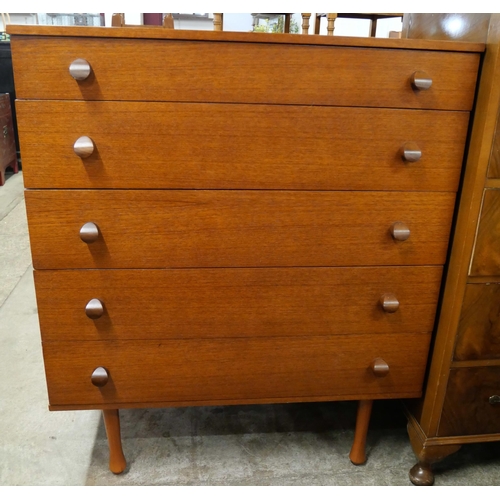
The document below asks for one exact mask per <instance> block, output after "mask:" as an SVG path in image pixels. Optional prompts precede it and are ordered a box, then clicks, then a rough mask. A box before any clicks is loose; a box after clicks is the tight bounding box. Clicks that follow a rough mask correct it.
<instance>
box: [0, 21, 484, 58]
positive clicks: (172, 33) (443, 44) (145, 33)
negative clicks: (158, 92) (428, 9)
mask: <svg viewBox="0 0 500 500" xmlns="http://www.w3.org/2000/svg"><path fill="white" fill-rule="evenodd" d="M6 31H7V33H8V34H9V35H13V36H14V38H13V40H12V41H13V42H14V43H15V41H16V38H15V37H16V36H51V37H54V36H57V37H78V38H82V37H83V38H89V37H91V38H94V37H98V38H128V39H139V40H140V39H151V40H158V39H161V40H175V41H177V40H182V41H194V42H237V43H238V42H239V43H272V44H286V45H320V46H326V47H328V46H333V47H361V48H377V49H406V50H430V51H446V52H470V53H479V54H480V53H482V52H484V51H485V49H486V44H485V43H480V42H463V41H456V40H427V39H417V38H415V39H412V38H401V39H399V38H398V39H394V38H366V37H347V36H336V37H327V36H325V35H296V34H276V33H273V34H268V33H242V32H232V31H201V30H168V29H162V28H157V29H151V28H148V27H112V28H110V27H101V26H93V27H85V28H84V29H82V28H81V27H78V26H61V27H59V26H58V27H53V26H50V27H49V26H37V25H13V24H11V25H7V27H6Z"/></svg>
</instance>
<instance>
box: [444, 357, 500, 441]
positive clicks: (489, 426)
mask: <svg viewBox="0 0 500 500" xmlns="http://www.w3.org/2000/svg"><path fill="white" fill-rule="evenodd" d="M493 395H500V366H490V367H473V368H458V369H452V370H451V371H450V378H449V381H448V388H447V390H446V397H445V401H444V405H443V411H442V416H441V421H440V424H439V429H438V433H437V435H438V436H460V435H468V434H488V433H496V434H498V430H499V429H500V404H499V403H497V404H490V403H489V398H490V396H493Z"/></svg>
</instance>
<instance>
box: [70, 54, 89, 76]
mask: <svg viewBox="0 0 500 500" xmlns="http://www.w3.org/2000/svg"><path fill="white" fill-rule="evenodd" d="M91 71H92V68H91V67H90V64H89V63H88V62H87V61H86V60H85V59H75V60H74V61H73V62H72V63H71V64H70V65H69V74H70V75H71V76H72V77H73V78H74V79H75V80H78V81H82V80H85V79H86V78H88V76H89V75H90V72H91Z"/></svg>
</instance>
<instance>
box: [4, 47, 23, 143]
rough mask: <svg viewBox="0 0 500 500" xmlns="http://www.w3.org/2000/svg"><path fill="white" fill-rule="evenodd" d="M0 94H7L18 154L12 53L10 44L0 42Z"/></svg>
mask: <svg viewBox="0 0 500 500" xmlns="http://www.w3.org/2000/svg"><path fill="white" fill-rule="evenodd" d="M0 94H9V98H10V109H11V113H12V124H13V128H14V137H15V141H16V151H17V152H19V136H18V134H17V117H16V90H15V88H14V71H13V69H12V52H11V48H10V42H0Z"/></svg>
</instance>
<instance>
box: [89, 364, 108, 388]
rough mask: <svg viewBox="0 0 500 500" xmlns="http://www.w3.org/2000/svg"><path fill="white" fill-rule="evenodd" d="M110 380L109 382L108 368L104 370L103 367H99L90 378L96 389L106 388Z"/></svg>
mask: <svg viewBox="0 0 500 500" xmlns="http://www.w3.org/2000/svg"><path fill="white" fill-rule="evenodd" d="M108 380H109V374H108V370H106V368H104V367H103V366H98V367H97V368H96V369H95V370H94V371H93V372H92V375H91V376H90V381H91V382H92V383H93V384H94V385H95V386H96V387H104V386H105V385H106V384H107V383H108Z"/></svg>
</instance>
